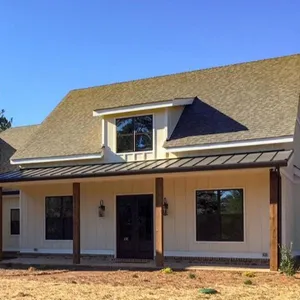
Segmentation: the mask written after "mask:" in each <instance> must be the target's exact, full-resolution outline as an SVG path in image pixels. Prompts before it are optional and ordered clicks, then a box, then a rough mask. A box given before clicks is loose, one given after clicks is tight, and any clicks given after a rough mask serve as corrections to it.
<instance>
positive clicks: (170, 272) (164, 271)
mask: <svg viewBox="0 0 300 300" xmlns="http://www.w3.org/2000/svg"><path fill="white" fill-rule="evenodd" d="M161 271H162V273H164V274H172V273H173V270H172V269H171V268H169V267H168V268H164V269H162V270H161Z"/></svg>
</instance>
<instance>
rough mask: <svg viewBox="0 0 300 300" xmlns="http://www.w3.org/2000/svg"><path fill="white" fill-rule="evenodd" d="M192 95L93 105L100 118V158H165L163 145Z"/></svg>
mask: <svg viewBox="0 0 300 300" xmlns="http://www.w3.org/2000/svg"><path fill="white" fill-rule="evenodd" d="M193 101H194V97H193V98H182V99H178V98H176V99H172V100H167V101H163V102H159V103H146V104H138V105H131V106H125V107H117V108H109V109H97V110H95V111H94V112H93V115H94V117H100V118H101V127H102V142H103V146H104V149H105V155H104V161H136V160H148V159H157V158H165V157H166V152H165V148H164V147H163V145H164V143H165V141H166V140H167V139H168V138H169V137H170V135H171V133H172V131H173V130H174V128H175V126H176V124H177V122H178V120H179V118H180V115H181V113H182V111H183V109H184V107H185V106H187V105H191V104H192V103H193Z"/></svg>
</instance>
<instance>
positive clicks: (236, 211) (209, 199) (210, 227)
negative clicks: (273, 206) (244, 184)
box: [196, 189, 244, 242]
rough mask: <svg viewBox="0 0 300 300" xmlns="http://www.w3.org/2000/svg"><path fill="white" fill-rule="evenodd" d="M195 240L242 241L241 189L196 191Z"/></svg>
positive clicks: (242, 208)
mask: <svg viewBox="0 0 300 300" xmlns="http://www.w3.org/2000/svg"><path fill="white" fill-rule="evenodd" d="M196 239H197V241H228V242H242V241H244V195H243V190H242V189H224V190H202V191H196Z"/></svg>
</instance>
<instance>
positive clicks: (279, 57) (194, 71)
mask: <svg viewBox="0 0 300 300" xmlns="http://www.w3.org/2000/svg"><path fill="white" fill-rule="evenodd" d="M293 56H300V53H294V54H288V55H283V56H275V57H270V58H264V59H256V60H252V61H244V62H238V63H233V64H225V65H220V66H214V67H208V68H203V69H196V70H191V71H183V72H178V73H172V74H165V75H157V76H150V77H145V78H140V79H132V80H125V81H119V82H113V83H107V84H103V85H96V86H90V87H85V88H77V89H72V90H70V91H69V93H72V92H77V91H84V90H89V89H97V88H100V87H105V86H113V85H121V84H128V83H134V82H138V81H145V80H149V79H156V78H164V77H170V76H178V75H183V74H190V73H196V72H201V71H208V70H217V69H222V68H228V67H236V66H240V65H250V64H253V63H259V62H264V61H270V60H276V59H282V58H287V57H293Z"/></svg>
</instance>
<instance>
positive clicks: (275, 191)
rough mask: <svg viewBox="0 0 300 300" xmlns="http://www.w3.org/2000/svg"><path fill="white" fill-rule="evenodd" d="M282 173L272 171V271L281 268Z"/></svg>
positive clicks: (277, 170)
mask: <svg viewBox="0 0 300 300" xmlns="http://www.w3.org/2000/svg"><path fill="white" fill-rule="evenodd" d="M280 183H281V180H280V173H279V169H276V170H270V270H271V271H277V270H278V268H279V261H280V253H279V245H280V228H281V226H280V225H281V224H280V220H281V217H280V212H281V209H280V204H281V201H280V198H281V197H280V191H281V187H280Z"/></svg>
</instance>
